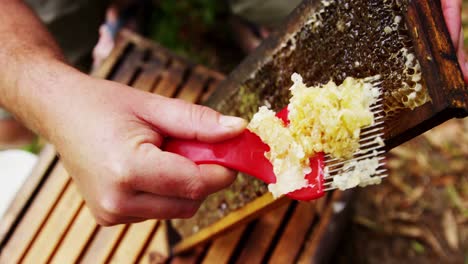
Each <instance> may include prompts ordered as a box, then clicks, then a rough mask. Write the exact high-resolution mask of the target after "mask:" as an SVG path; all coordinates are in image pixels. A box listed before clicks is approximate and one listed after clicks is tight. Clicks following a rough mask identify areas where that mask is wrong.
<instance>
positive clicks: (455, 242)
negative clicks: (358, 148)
mask: <svg viewBox="0 0 468 264" xmlns="http://www.w3.org/2000/svg"><path fill="white" fill-rule="evenodd" d="M463 7H464V9H463V24H464V27H465V47H467V48H468V38H467V37H468V1H467V0H464V1H463ZM142 18H143V19H142ZM181 18H182V19H181ZM109 21H110V23H114V25H115V24H116V23H117V24H118V25H119V27H120V26H125V27H128V28H130V29H132V30H134V31H137V32H139V33H140V34H142V35H144V36H146V37H148V38H149V39H151V40H154V41H156V42H159V43H161V44H162V45H163V46H165V47H167V48H169V49H171V50H173V51H174V52H176V53H177V54H179V55H181V56H184V57H186V58H188V59H189V60H191V61H194V62H197V63H201V64H204V65H206V66H208V67H209V68H212V69H215V70H218V71H220V72H223V73H226V74H227V73H229V72H230V71H231V70H232V69H233V68H234V67H235V66H236V65H237V64H238V63H239V62H240V61H241V60H242V59H243V58H244V57H245V56H246V55H247V54H248V52H249V51H250V50H251V49H252V47H254V46H255V45H256V44H257V43H258V42H259V41H261V39H262V38H263V37H266V36H267V35H268V32H269V28H259V27H253V26H252V25H250V24H248V23H245V21H239V20H238V19H236V18H233V17H232V16H231V15H230V12H229V8H228V5H227V2H226V1H218V0H193V1H170V0H159V1H147V3H146V4H145V6H144V7H143V8H142V7H141V6H140V7H137V8H135V9H133V10H126V11H125V12H123V13H122V12H120V11H116V10H109V11H108V22H109ZM112 41H113V32H111V30H108V27H106V26H104V27H103V28H101V41H100V46H99V45H98V47H99V48H98V52H96V54H97V55H96V56H98V57H99V59H100V60H101V61H102V59H104V58H105V56H106V55H107V54H108V52H109V51H110V50H111V49H112V45H113V42H112ZM467 51H468V49H467ZM98 64H99V63H98ZM97 66H98V65H95V67H97ZM43 145H44V142H43V141H42V140H40V139H34V140H32V141H31V140H30V141H29V143H27V144H23V145H21V146H19V147H16V148H19V149H22V150H24V151H27V152H29V153H34V154H37V153H38V152H39V151H40V149H41V147H42V146H43ZM28 157H29V155H28ZM0 163H1V160H0ZM388 164H389V167H390V177H388V178H387V179H386V180H384V181H383V183H382V184H380V185H378V186H372V187H367V188H364V189H360V190H359V191H358V194H357V197H356V200H355V201H354V203H353V206H354V213H353V216H352V221H351V223H350V225H349V227H348V229H347V231H346V233H345V234H343V241H342V243H341V244H340V245H341V246H340V249H339V252H340V253H339V254H336V256H337V259H336V260H335V261H336V262H337V263H396V262H403V263H408V262H414V263H465V264H468V119H467V118H465V119H461V120H451V121H449V122H446V123H445V124H443V125H441V126H439V127H437V128H435V129H433V130H431V131H429V132H427V133H426V134H424V135H421V136H419V137H418V138H416V139H414V140H412V141H410V142H408V143H406V144H404V145H402V146H400V147H398V148H395V149H394V150H392V151H391V152H390V155H389V161H388ZM0 165H1V164H0ZM0 198H1V197H0ZM1 199H2V200H4V199H3V198H1ZM0 209H1V208H0ZM0 215H1V210H0Z"/></svg>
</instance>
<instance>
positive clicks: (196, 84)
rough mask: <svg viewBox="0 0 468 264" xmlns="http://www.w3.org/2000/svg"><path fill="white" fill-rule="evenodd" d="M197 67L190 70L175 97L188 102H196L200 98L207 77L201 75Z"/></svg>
mask: <svg viewBox="0 0 468 264" xmlns="http://www.w3.org/2000/svg"><path fill="white" fill-rule="evenodd" d="M197 69H198V68H197V67H196V68H195V69H194V70H193V71H192V72H191V74H190V77H189V79H188V81H187V83H186V84H185V85H184V87H183V89H182V90H181V91H180V93H179V95H178V96H177V98H180V99H182V100H185V101H188V102H197V101H198V99H199V98H201V96H202V92H203V89H204V87H205V84H206V82H207V81H208V77H207V76H204V75H201V74H200V73H199V70H197Z"/></svg>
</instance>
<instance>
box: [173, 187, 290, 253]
mask: <svg viewBox="0 0 468 264" xmlns="http://www.w3.org/2000/svg"><path fill="white" fill-rule="evenodd" d="M273 200H274V198H273V196H272V195H271V194H270V193H266V194H264V195H263V196H261V197H259V198H257V199H255V200H254V201H253V202H250V203H248V204H247V205H245V206H244V207H242V208H239V209H237V210H236V211H234V212H232V213H230V214H228V215H227V216H225V217H224V218H223V220H222V221H218V222H215V223H214V224H212V225H210V226H208V227H206V228H204V229H202V230H201V231H199V232H198V233H196V234H194V235H192V236H189V237H187V238H184V239H182V240H181V241H180V242H178V243H177V244H176V245H174V247H173V252H174V253H175V254H179V253H182V252H184V251H187V250H190V249H191V248H192V247H194V246H196V245H199V244H201V243H204V242H206V241H207V240H209V239H212V238H214V237H216V236H219V235H220V234H222V232H225V231H227V230H228V229H231V228H235V227H236V226H240V225H242V224H244V223H247V222H248V221H250V220H251V219H254V218H255V217H257V216H259V215H261V214H262V213H264V212H266V211H269V210H271V209H273V208H276V207H278V206H281V205H283V204H284V203H285V202H287V201H288V199H287V198H286V197H285V196H283V197H281V198H278V199H277V200H276V201H275V202H274V203H273V202H272V201H273ZM259 208H261V209H259Z"/></svg>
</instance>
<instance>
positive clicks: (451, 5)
mask: <svg viewBox="0 0 468 264" xmlns="http://www.w3.org/2000/svg"><path fill="white" fill-rule="evenodd" d="M441 4H442V11H443V14H444V18H445V23H446V24H447V28H448V31H449V33H450V38H451V39H452V42H453V45H454V46H455V48H456V49H458V47H457V46H458V44H459V36H460V30H461V0H455V1H454V0H442V1H441Z"/></svg>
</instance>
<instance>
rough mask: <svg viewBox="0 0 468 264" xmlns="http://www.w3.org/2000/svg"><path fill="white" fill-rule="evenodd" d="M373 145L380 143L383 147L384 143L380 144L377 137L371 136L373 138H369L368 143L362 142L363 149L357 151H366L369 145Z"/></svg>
mask: <svg viewBox="0 0 468 264" xmlns="http://www.w3.org/2000/svg"><path fill="white" fill-rule="evenodd" d="M376 138H377V136H376ZM373 145H378V146H379V147H383V146H382V145H380V143H379V142H377V141H376V140H375V138H374V139H372V138H371V139H369V140H368V141H367V142H366V143H363V144H361V151H358V152H357V153H361V152H364V151H366V148H367V147H369V146H373Z"/></svg>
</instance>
